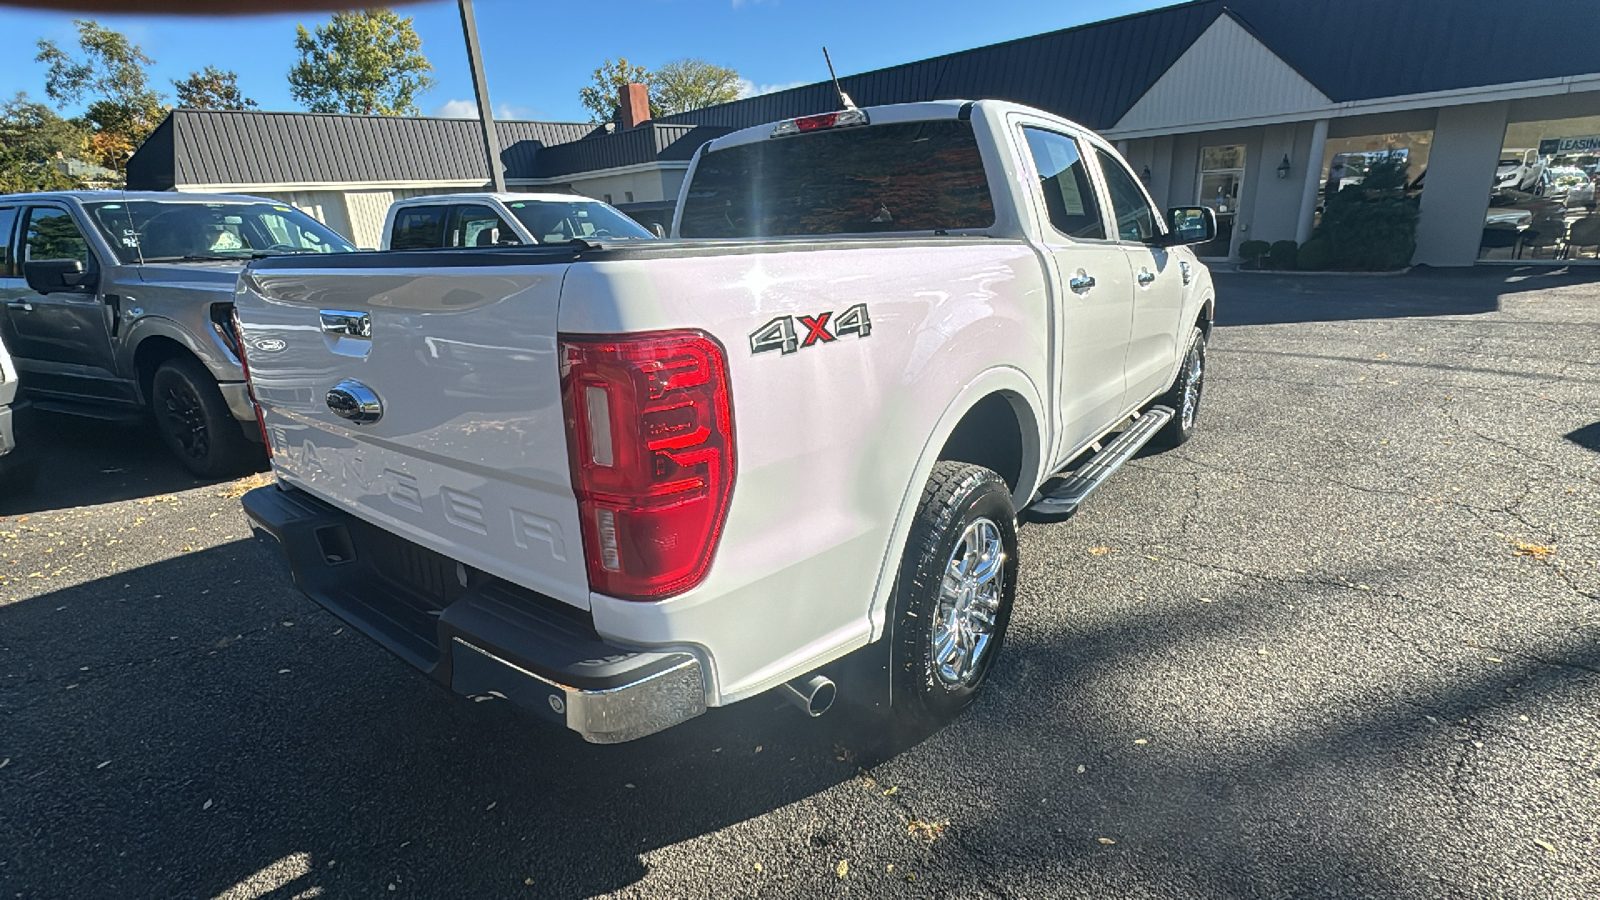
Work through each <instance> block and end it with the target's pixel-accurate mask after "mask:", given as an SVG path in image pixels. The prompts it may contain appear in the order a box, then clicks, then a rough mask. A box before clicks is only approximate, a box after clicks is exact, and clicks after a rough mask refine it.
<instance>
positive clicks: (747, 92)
mask: <svg viewBox="0 0 1600 900" xmlns="http://www.w3.org/2000/svg"><path fill="white" fill-rule="evenodd" d="M810 83H811V82H809V81H790V82H786V83H784V84H756V83H755V82H754V81H751V80H750V79H748V78H741V79H739V98H740V99H741V100H742V99H744V98H745V97H759V96H761V95H762V94H775V93H777V92H778V91H787V90H788V89H790V88H797V87H805V86H806V85H808V84H810Z"/></svg>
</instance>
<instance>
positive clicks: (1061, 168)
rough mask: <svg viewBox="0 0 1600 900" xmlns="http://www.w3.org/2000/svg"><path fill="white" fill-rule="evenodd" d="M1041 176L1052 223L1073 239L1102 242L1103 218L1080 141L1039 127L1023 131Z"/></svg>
mask: <svg viewBox="0 0 1600 900" xmlns="http://www.w3.org/2000/svg"><path fill="white" fill-rule="evenodd" d="M1022 133H1023V136H1024V137H1025V138H1027V141H1028V152H1029V153H1030V154H1031V155H1032V156H1033V166H1034V169H1035V170H1036V171H1037V172H1038V173H1039V190H1040V191H1041V192H1042V193H1043V194H1044V203H1045V208H1046V209H1047V210H1048V211H1049V213H1050V224H1051V225H1054V226H1055V228H1056V230H1057V231H1059V232H1061V233H1062V234H1064V235H1066V236H1067V237H1070V238H1078V239H1090V240H1103V239H1104V238H1105V236H1106V228H1105V225H1104V224H1103V223H1102V221H1101V218H1100V204H1099V202H1097V201H1096V200H1095V194H1094V186H1093V184H1092V183H1091V182H1090V181H1089V170H1088V167H1087V166H1086V165H1084V161H1083V155H1082V154H1081V153H1079V152H1078V142H1077V141H1075V140H1073V139H1072V138H1069V137H1067V136H1065V135H1060V134H1056V133H1054V132H1050V131H1041V130H1040V129H1037V128H1024V129H1022Z"/></svg>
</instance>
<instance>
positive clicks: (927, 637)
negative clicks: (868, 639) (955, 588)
mask: <svg viewBox="0 0 1600 900" xmlns="http://www.w3.org/2000/svg"><path fill="white" fill-rule="evenodd" d="M985 523H987V525H985ZM988 526H992V528H993V532H994V534H993V537H994V538H996V539H997V541H998V548H999V550H1000V551H1001V554H1002V556H1001V558H1000V559H999V560H998V561H997V562H996V566H995V568H994V570H993V578H994V579H998V581H999V584H998V587H997V589H994V588H990V587H987V586H985V587H983V588H981V589H980V590H981V594H980V591H973V592H971V593H968V594H966V595H965V597H964V598H963V597H962V596H961V595H952V596H948V597H947V596H945V595H946V591H945V589H944V587H945V582H946V579H945V575H946V572H947V570H948V569H950V568H951V566H952V564H953V563H954V561H955V559H954V557H955V555H956V553H957V548H958V546H965V545H967V544H968V542H967V541H966V540H964V538H966V537H967V535H968V534H969V532H972V531H974V530H975V531H976V533H983V532H984V531H985V530H986V528H987V527H988ZM974 543H976V542H974ZM968 558H969V559H970V558H971V557H970V555H969V557H968ZM985 558H993V557H992V554H989V555H987V556H986V557H985ZM979 562H981V559H980V560H979ZM972 565H975V563H974V564H972ZM972 565H969V566H968V568H969V570H971V569H972ZM985 568H986V567H984V566H981V565H978V566H977V569H976V572H977V573H981V572H982V571H983V570H984V569H985ZM979 581H980V579H974V585H976V584H977V583H978V582H979ZM985 584H986V585H987V584H988V583H985ZM1016 584H1017V526H1016V513H1015V511H1014V510H1013V509H1012V506H1011V490H1010V488H1008V487H1006V483H1005V481H1004V480H1003V479H1002V478H1001V477H1000V476H999V475H997V474H995V473H994V472H993V471H991V470H989V469H985V468H983V467H981V466H975V465H972V464H970V463H963V462H955V461H951V460H944V461H941V462H939V463H937V464H936V465H935V466H934V469H933V475H932V476H931V477H930V478H929V479H928V484H927V487H925V488H924V489H923V492H922V502H921V504H920V505H919V506H918V507H917V518H916V520H915V521H914V522H913V523H912V526H911V535H910V537H909V538H908V539H907V541H906V552H905V556H904V558H903V560H902V562H901V566H900V576H899V579H898V580H897V581H896V583H895V594H894V605H893V606H892V607H891V614H892V615H893V619H892V622H893V632H892V633H891V635H890V641H891V642H892V643H891V646H890V652H891V654H892V662H891V669H890V678H891V679H892V691H893V695H892V696H893V704H892V712H893V716H894V718H895V720H896V722H897V723H898V724H900V725H902V726H905V727H909V728H912V729H915V730H917V731H924V730H928V729H931V728H936V727H938V726H940V725H943V724H944V723H946V722H948V721H950V720H951V719H953V718H954V717H955V716H957V715H958V714H960V712H961V711H962V710H964V709H966V708H967V706H968V704H970V703H972V701H973V698H974V697H976V696H977V694H978V691H979V690H981V689H982V688H983V685H984V682H985V681H986V680H987V679H988V675H989V671H990V669H991V668H992V667H993V665H994V660H995V658H996V657H997V656H999V654H1000V648H1001V646H1002V645H1003V644H1004V642H1005V634H1006V627H1007V626H1008V625H1009V624H1010V622H1011V605H1012V600H1013V598H1014V597H1015V595H1016ZM963 599H964V600H965V602H964V603H963ZM941 606H944V612H945V613H946V615H945V616H943V617H941ZM961 609H972V610H974V611H976V612H977V613H980V614H982V613H987V616H988V618H989V620H990V623H991V624H990V625H989V631H988V634H987V639H986V640H985V641H983V642H982V646H981V647H980V646H978V642H977V641H976V640H974V641H973V642H972V643H970V644H968V645H967V647H966V649H967V650H968V651H969V652H970V651H974V650H975V651H976V652H972V653H971V655H972V656H973V657H974V661H973V662H972V663H971V666H970V673H969V674H967V675H966V676H965V677H960V673H959V672H956V673H955V674H956V675H957V676H958V677H955V678H952V677H950V676H951V674H952V672H953V670H955V669H956V668H957V666H951V665H942V664H941V663H945V662H948V659H949V658H948V657H946V658H945V659H944V660H940V659H936V655H937V654H936V650H935V646H934V635H935V632H936V631H942V633H944V634H945V635H946V636H947V637H949V636H953V635H955V634H959V633H961V629H960V628H959V627H956V628H955V629H954V630H953V631H952V630H945V629H946V627H947V625H948V624H949V623H953V622H955V621H957V620H964V621H965V623H966V624H967V625H968V626H969V628H972V629H978V628H981V622H980V621H979V620H978V619H974V618H970V617H962V616H961V615H960V612H959V611H960V610H961ZM979 618H980V619H981V615H980V617H979ZM966 634H968V635H969V636H972V637H974V638H975V637H976V635H975V632H974V631H968V632H966ZM957 649H958V650H959V649H960V648H957Z"/></svg>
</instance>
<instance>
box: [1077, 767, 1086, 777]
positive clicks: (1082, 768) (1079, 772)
mask: <svg viewBox="0 0 1600 900" xmlns="http://www.w3.org/2000/svg"><path fill="white" fill-rule="evenodd" d="M1087 771H1089V770H1088V769H1086V768H1084V767H1083V766H1079V767H1078V774H1079V775H1082V774H1083V773H1085V772H1087Z"/></svg>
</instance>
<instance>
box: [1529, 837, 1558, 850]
mask: <svg viewBox="0 0 1600 900" xmlns="http://www.w3.org/2000/svg"><path fill="white" fill-rule="evenodd" d="M1533 842H1534V843H1535V844H1538V845H1539V847H1540V849H1542V850H1544V852H1546V853H1554V852H1556V847H1555V845H1554V844H1552V843H1550V842H1549V841H1541V840H1539V839H1538V838H1534V839H1533Z"/></svg>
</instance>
